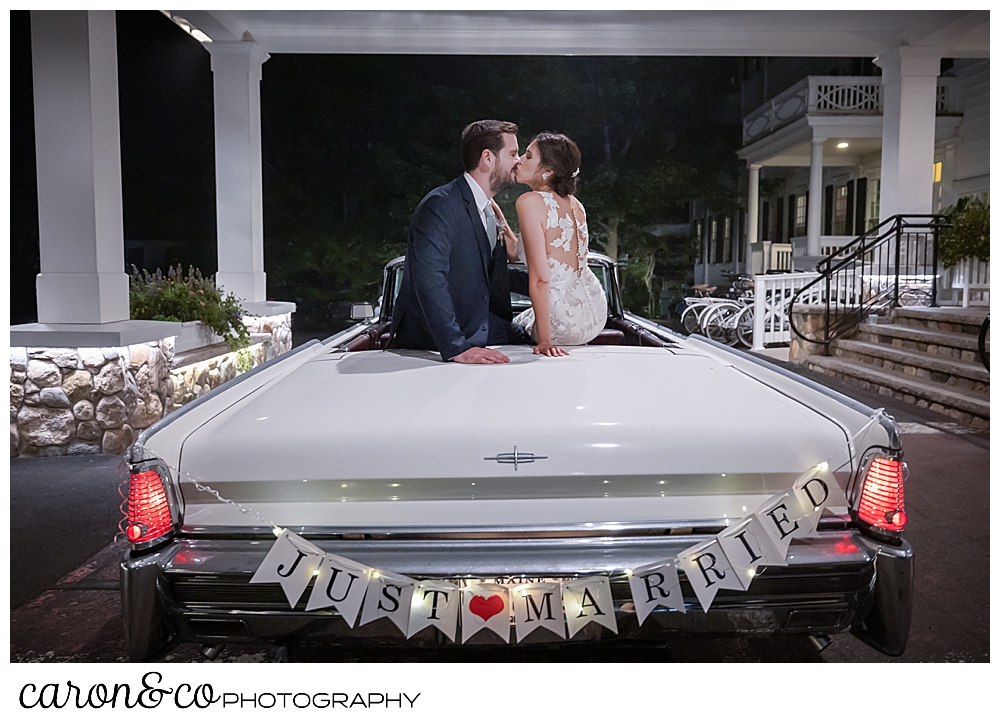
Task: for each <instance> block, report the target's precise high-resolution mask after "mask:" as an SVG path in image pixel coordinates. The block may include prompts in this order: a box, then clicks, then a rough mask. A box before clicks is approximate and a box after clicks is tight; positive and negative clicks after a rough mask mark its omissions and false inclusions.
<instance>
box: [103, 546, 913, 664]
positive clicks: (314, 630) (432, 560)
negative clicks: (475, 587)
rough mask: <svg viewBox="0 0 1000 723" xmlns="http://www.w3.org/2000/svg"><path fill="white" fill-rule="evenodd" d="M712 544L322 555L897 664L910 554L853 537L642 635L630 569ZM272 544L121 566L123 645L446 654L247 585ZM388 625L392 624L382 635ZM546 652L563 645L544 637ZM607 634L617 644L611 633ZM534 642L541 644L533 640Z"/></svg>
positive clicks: (433, 641)
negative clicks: (541, 591)
mask: <svg viewBox="0 0 1000 723" xmlns="http://www.w3.org/2000/svg"><path fill="white" fill-rule="evenodd" d="M704 539H707V538H706V537H705V536H700V535H699V536H694V535H690V536H682V535H670V536H655V537H589V538H571V539H560V538H545V539H539V538H531V539H495V540H322V539H313V540H312V542H314V543H315V544H316V545H318V546H319V547H321V548H323V549H324V550H326V551H328V552H331V553H334V554H337V555H341V556H344V557H348V558H351V559H355V560H358V561H359V562H363V563H365V564H367V565H370V566H372V567H375V568H376V569H385V570H393V571H395V572H399V573H403V574H406V575H410V576H412V577H416V578H422V577H443V578H462V577H470V578H493V577H510V576H521V575H525V576H528V577H550V578H551V577H556V578H558V577H574V576H583V575H591V574H598V573H601V574H607V575H610V576H611V583H612V594H613V596H614V598H615V607H616V611H617V616H618V628H619V634H618V637H641V638H649V637H657V636H670V635H674V634H719V635H723V634H738V635H755V634H773V633H812V634H820V633H831V632H839V631H843V630H846V629H848V628H849V627H850V628H851V629H852V632H854V633H855V634H856V635H858V637H860V638H861V639H863V640H865V642H867V643H868V644H870V645H872V646H873V647H875V648H876V649H878V650H881V651H882V652H886V653H888V654H891V655H898V654H900V653H901V652H902V648H903V647H904V646H905V642H906V636H907V634H908V632H909V620H910V604H911V591H912V551H911V550H910V548H909V546H908V545H907V544H905V543H904V544H903V545H902V546H901V547H898V548H893V547H889V546H886V545H881V544H879V543H875V542H872V541H870V540H868V539H866V538H864V537H862V536H861V535H860V533H858V532H856V531H845V530H836V531H825V532H821V533H820V535H819V536H818V537H815V538H810V539H806V540H797V541H796V542H794V543H793V544H792V546H791V547H790V548H789V554H788V557H787V562H788V565H787V567H777V568H769V569H767V570H764V571H763V572H762V573H761V574H760V575H759V576H758V577H757V578H755V579H754V582H753V585H752V586H751V588H750V589H749V590H747V591H745V592H737V591H729V590H723V591H720V592H719V593H718V596H717V597H716V599H715V602H714V603H713V605H712V608H711V609H710V611H709V612H708V613H705V612H703V611H702V609H701V606H700V605H699V604H698V601H697V598H696V596H695V594H694V591H693V589H692V588H691V587H690V585H689V584H688V583H687V580H686V579H684V577H683V573H682V574H681V584H682V588H683V590H684V593H685V596H684V598H685V607H686V609H687V614H686V615H685V614H680V613H678V612H672V611H656V612H654V613H652V614H651V615H650V617H649V618H648V619H647V621H646V623H645V624H644V625H643V626H642V627H641V628H640V627H639V626H638V624H637V620H636V616H635V614H634V612H632V610H631V608H630V603H631V595H630V593H629V588H628V583H627V579H626V577H625V574H624V571H625V570H627V569H634V568H637V567H640V566H642V565H644V564H648V563H651V562H655V561H657V560H662V559H664V558H669V557H672V556H674V555H676V554H678V553H679V552H681V551H683V550H684V549H686V548H688V547H690V546H691V545H693V544H695V543H697V542H699V541H702V540H704ZM271 544H272V540H269V539H244V540H238V539H204V538H202V539H195V538H181V539H176V540H173V541H171V542H170V543H168V544H167V545H165V546H164V547H162V548H160V549H158V550H156V551H154V552H149V553H145V554H142V555H141V556H133V555H132V553H128V554H127V555H126V558H125V559H124V560H123V562H122V565H121V586H122V604H123V607H124V618H125V628H126V638H127V641H128V646H129V653H130V655H131V657H132V659H133V660H136V661H138V660H149V659H152V658H154V657H156V655H157V654H158V653H159V651H161V650H162V649H163V648H164V647H165V646H166V645H167V644H169V642H170V641H176V640H183V641H188V642H201V643H206V644H208V643H211V644H217V643H220V642H226V641H246V640H270V641H274V642H287V641H289V640H293V639H297V640H313V641H317V642H320V641H322V642H331V643H332V642H340V643H348V642H351V641H356V642H358V643H362V642H365V641H369V642H375V641H377V642H384V643H395V644H401V643H405V644H407V645H442V644H449V641H447V639H446V638H444V637H443V636H441V635H440V634H439V633H437V631H435V630H433V629H428V630H424V631H422V632H421V633H420V634H418V635H416V636H414V637H413V638H411V639H409V640H404V639H403V638H402V636H401V635H400V634H399V632H398V630H396V629H395V628H394V627H393V626H392V625H391V624H389V623H388V622H387V621H376V622H374V623H371V624H369V625H365V626H360V627H355V628H350V627H349V626H348V625H347V624H346V622H344V620H343V619H342V618H341V617H340V616H339V615H338V614H337V613H336V611H333V610H317V611H312V612H308V613H307V612H305V601H306V599H307V598H308V591H307V592H306V593H305V594H304V595H303V596H302V599H301V601H300V602H299V604H298V606H296V608H295V609H290V608H289V606H288V604H287V601H286V600H285V598H284V595H283V593H282V592H281V589H280V587H279V586H278V585H277V584H255V585H250V584H249V580H250V577H251V576H252V575H253V573H254V572H255V571H256V569H257V567H258V566H259V565H260V563H261V562H262V561H263V559H264V556H265V555H266V554H267V551H268V550H269V549H270V547H271ZM381 623H385V625H381ZM545 632H546V631H538V634H539V637H538V642H540V643H551V642H559V640H558V638H556V637H555V636H553V637H552V639H551V640H550V639H544V638H543V637H541V635H542V634H544V633H545ZM601 634H603V635H604V636H605V637H610V636H611V634H610V632H609V631H606V630H603V629H602V630H601ZM534 635H535V634H533V637H534Z"/></svg>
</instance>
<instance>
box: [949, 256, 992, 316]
mask: <svg viewBox="0 0 1000 723" xmlns="http://www.w3.org/2000/svg"><path fill="white" fill-rule="evenodd" d="M940 286H941V288H940V289H939V291H938V303H940V304H943V305H946V306H962V307H963V308H966V307H969V306H989V305H990V262H989V261H980V260H979V259H966V260H965V261H963V262H962V263H960V264H956V265H955V266H951V267H949V268H947V269H945V270H944V273H943V274H941V282H940Z"/></svg>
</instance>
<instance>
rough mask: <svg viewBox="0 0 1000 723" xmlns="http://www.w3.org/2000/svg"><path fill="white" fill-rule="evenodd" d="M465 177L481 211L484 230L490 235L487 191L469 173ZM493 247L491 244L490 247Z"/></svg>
mask: <svg viewBox="0 0 1000 723" xmlns="http://www.w3.org/2000/svg"><path fill="white" fill-rule="evenodd" d="M464 175H465V180H466V181H467V182H468V184H469V188H471V189H472V195H473V197H474V198H475V199H476V208H478V209H479V218H480V220H481V221H482V222H483V230H484V231H486V232H487V234H489V226H487V225H486V207H487V206H489V205H490V199H489V198H487V197H486V191H484V190H483V187H482V186H480V185H479V182H478V181H477V180H476V179H475V178H473V177H472V176H470V175H469V174H468V173H466V174H464ZM492 245H493V244H490V246H492Z"/></svg>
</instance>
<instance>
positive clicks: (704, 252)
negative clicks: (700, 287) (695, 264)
mask: <svg viewBox="0 0 1000 723" xmlns="http://www.w3.org/2000/svg"><path fill="white" fill-rule="evenodd" d="M704 219H705V224H704V226H703V227H702V233H701V258H702V262H703V263H702V265H701V268H702V279H701V283H703V284H706V285H707V284H708V258H709V256H708V245H709V244H710V243H712V219H711V217H710V216H709V215H708V214H707V213H706V214H704Z"/></svg>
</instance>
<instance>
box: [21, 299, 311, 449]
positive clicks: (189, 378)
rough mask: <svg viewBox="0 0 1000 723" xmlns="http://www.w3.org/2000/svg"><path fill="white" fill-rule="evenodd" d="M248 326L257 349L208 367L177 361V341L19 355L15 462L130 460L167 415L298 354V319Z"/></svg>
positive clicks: (223, 355)
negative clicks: (78, 457) (136, 444)
mask: <svg viewBox="0 0 1000 723" xmlns="http://www.w3.org/2000/svg"><path fill="white" fill-rule="evenodd" d="M244 320H245V322H246V324H247V327H248V328H249V329H250V331H251V333H252V334H253V335H254V338H253V341H254V342H255V343H253V344H251V346H250V347H248V348H247V349H244V350H240V351H236V352H228V351H225V347H222V349H221V350H218V353H211V354H210V355H209V356H207V358H205V357H203V358H200V359H197V358H196V357H197V356H198V355H197V354H194V355H192V354H191V353H188V354H185V355H175V354H174V337H170V338H167V339H160V340H157V341H150V342H147V343H143V344H132V345H130V346H124V347H109V348H101V349H98V348H79V349H57V348H31V347H28V348H26V347H12V348H11V350H10V456H11V457H17V456H19V455H31V456H55V455H64V454H98V453H103V454H112V455H115V454H122V453H124V452H125V450H126V449H127V448H128V447H129V445H131V444H132V442H133V441H134V440H135V438H136V437H137V436H138V434H139V432H141V431H142V430H143V429H146V428H147V427H150V426H152V425H153V424H155V423H156V422H157V421H158V420H159V419H160V418H161V417H163V416H164V415H165V414H169V413H170V412H172V411H173V410H174V409H177V408H178V407H180V406H183V405H184V404H186V403H188V402H190V401H192V400H194V399H197V398H198V397H199V396H201V395H202V394H205V393H206V392H208V391H210V390H212V389H214V388H215V387H217V386H219V385H220V384H224V383H225V382H227V381H229V380H230V379H232V378H233V377H235V376H237V375H238V374H240V373H241V372H243V371H246V370H248V369H250V368H252V367H255V366H257V365H258V364H262V363H263V362H265V361H267V360H269V359H271V358H273V357H275V356H277V355H279V354H283V353H284V352H286V351H288V350H289V349H291V346H292V333H291V314H282V315H279V316H271V317H245V319H244ZM192 358H196V360H195V361H191V362H185V359H188V360H190V359H192ZM181 364H183V366H181Z"/></svg>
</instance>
